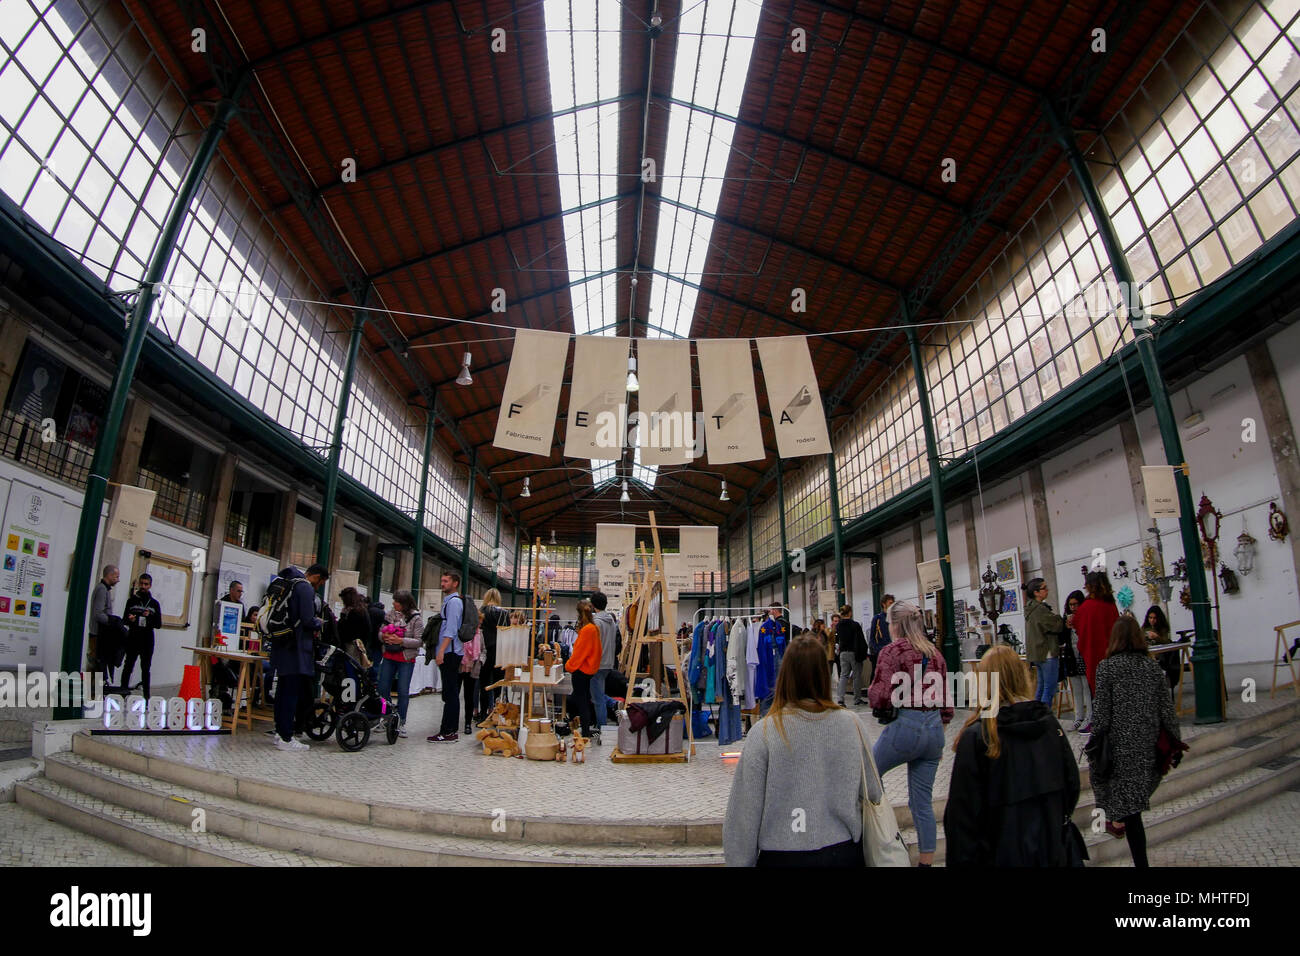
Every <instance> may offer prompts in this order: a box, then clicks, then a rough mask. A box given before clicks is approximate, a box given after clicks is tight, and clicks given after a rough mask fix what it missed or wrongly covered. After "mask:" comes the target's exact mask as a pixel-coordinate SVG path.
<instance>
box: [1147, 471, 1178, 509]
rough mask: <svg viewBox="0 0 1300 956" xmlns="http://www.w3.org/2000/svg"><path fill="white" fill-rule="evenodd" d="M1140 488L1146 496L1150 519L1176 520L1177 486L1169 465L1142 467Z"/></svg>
mask: <svg viewBox="0 0 1300 956" xmlns="http://www.w3.org/2000/svg"><path fill="white" fill-rule="evenodd" d="M1142 487H1143V489H1144V490H1145V492H1146V496H1147V514H1148V515H1150V516H1151V517H1152V518H1177V517H1178V516H1179V515H1180V514H1181V512H1180V511H1179V508H1178V486H1177V485H1176V484H1175V482H1174V470H1173V468H1171V467H1170V466H1169V465H1143V466H1142Z"/></svg>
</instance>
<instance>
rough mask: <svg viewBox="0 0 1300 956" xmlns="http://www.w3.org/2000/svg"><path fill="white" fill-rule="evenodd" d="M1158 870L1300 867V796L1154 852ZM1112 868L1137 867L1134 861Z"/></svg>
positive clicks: (1280, 798) (1275, 800)
mask: <svg viewBox="0 0 1300 956" xmlns="http://www.w3.org/2000/svg"><path fill="white" fill-rule="evenodd" d="M1147 859H1148V862H1150V864H1151V865H1152V866H1300V791H1295V790H1287V791H1284V792H1282V793H1279V794H1278V795H1277V796H1275V797H1272V798H1271V799H1269V800H1265V801H1264V802H1263V803H1259V804H1256V805H1255V806H1253V807H1249V808H1248V809H1246V810H1243V811H1242V812H1240V813H1236V814H1233V815H1232V816H1230V817H1228V818H1227V819H1225V820H1222V821H1220V822H1218V823H1214V824H1212V825H1210V826H1205V827H1201V828H1200V829H1198V830H1196V831H1195V832H1193V833H1189V834H1187V835H1185V836H1181V837H1178V838H1177V839H1174V840H1167V841H1165V842H1164V843H1158V844H1156V845H1155V846H1152V847H1148V849H1147ZM1105 865H1106V866H1132V862H1131V861H1130V860H1129V859H1128V858H1124V859H1122V860H1115V861H1112V862H1110V863H1107V864H1105Z"/></svg>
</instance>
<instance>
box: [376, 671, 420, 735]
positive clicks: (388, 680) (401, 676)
mask: <svg viewBox="0 0 1300 956" xmlns="http://www.w3.org/2000/svg"><path fill="white" fill-rule="evenodd" d="M414 671H415V661H390V660H389V659H388V658H387V657H385V658H384V659H383V660H381V661H380V662H379V696H380V697H382V698H383V699H384V702H385V703H387V702H388V701H389V700H391V699H392V697H391V696H390V695H391V693H392V690H393V678H394V677H396V678H397V716H399V717H400V718H401V719H402V723H406V707H407V704H409V703H410V701H411V674H412V673H413V672H414Z"/></svg>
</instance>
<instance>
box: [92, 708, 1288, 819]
mask: <svg viewBox="0 0 1300 956" xmlns="http://www.w3.org/2000/svg"><path fill="white" fill-rule="evenodd" d="M1282 703H1283V701H1281V700H1279V701H1274V702H1269V701H1267V700H1261V701H1260V702H1259V703H1256V704H1242V703H1241V702H1240V701H1235V700H1234V701H1230V703H1229V715H1230V717H1232V718H1238V719H1239V718H1244V717H1247V716H1254V715H1255V714H1257V713H1259V712H1260V711H1261V709H1263V708H1270V707H1274V706H1280V705H1281V704H1282ZM854 709H855V711H856V712H857V714H858V716H859V717H861V718H862V719H863V725H864V729H865V730H866V732H867V735H868V738H869V739H870V740H872V741H874V740H876V739H877V738H878V737H879V735H880V733H881V730H882V728H881V726H880V725H879V724H878V723H877V722H876V721H875V720H874V719H872V717H871V713H870V710H869V709H868V708H867V707H865V706H862V707H857V708H854ZM441 714H442V700H441V698H440V697H439V696H437V695H425V696H422V697H417V698H413V699H412V700H411V705H410V714H409V723H408V730H409V732H410V737H409V738H408V739H406V740H399V741H398V742H397V744H396V745H395V746H392V747H390V746H389V745H388V744H387V743H385V742H383V741H382V740H380V739H378V738H372V742H371V743H370V744H369V745H368V746H367V747H366V748H365V749H364V750H362V751H361V752H360V753H354V754H349V753H344V752H343V751H341V750H340V749H339V747H338V745H337V743H335V742H334V740H333V739H331V740H329V741H326V742H325V743H322V744H313V745H312V749H311V751H309V752H308V753H305V754H286V753H282V752H280V751H278V750H276V749H275V748H274V747H273V746H272V745H271V742H270V739H269V738H268V737H266V736H265V735H264V733H263V732H262V729H264V728H265V727H266V726H268V725H255V727H256V728H257V729H255V730H254V732H253V733H251V734H250V733H248V732H247V731H242V730H241V732H240V733H239V734H238V736H236V737H234V738H231V737H171V738H167V737H134V738H133V737H101V738H99V739H100V740H102V741H106V742H110V743H113V744H115V745H118V746H123V747H127V748H129V749H132V750H136V751H140V752H142V753H146V754H149V755H153V756H159V757H163V758H167V759H171V760H177V761H181V762H184V763H188V764H193V765H196V766H202V767H205V768H209V769H212V770H217V771H221V772H225V773H230V774H234V775H237V776H240V777H247V778H251V779H257V780H266V781H270V782H275V783H279V784H283V785H286V786H292V787H297V788H301V789H305V790H310V791H314V792H318V793H337V794H339V795H340V796H344V797H348V798H350V799H356V800H361V801H363V802H366V803H380V804H398V805H402V806H411V807H419V808H422V809H431V810H460V811H463V812H471V813H487V814H490V813H492V812H493V810H494V809H495V808H497V807H504V808H505V809H506V810H507V811H508V812H509V813H512V814H518V815H521V816H525V817H537V816H547V817H562V818H569V819H580V820H592V821H598V822H606V821H625V822H631V821H636V822H646V821H656V822H669V821H672V822H699V821H720V820H721V819H722V817H723V815H724V814H725V811H726V806H727V797H728V794H729V792H730V787H731V779H732V776H733V774H734V772H735V761H734V760H722V759H721V756H720V755H721V751H722V750H723V749H725V750H728V751H734V750H742V749H743V741H741V742H738V743H736V744H735V745H732V746H728V747H726V748H720V747H719V746H718V744H717V741H716V738H712V737H710V738H706V739H704V740H701V741H699V742H698V743H697V745H696V755H697V756H696V759H695V760H693V761H691V762H690V763H689V764H685V765H682V764H669V765H628V764H621V765H615V764H613V763H611V762H610V760H609V758H608V754H609V751H610V749H611V748H612V746H613V744H614V742H615V741H614V738H615V731H614V729H613V728H612V727H607V728H606V731H605V735H604V736H605V744H604V746H603V747H601V748H593V751H592V753H591V754H590V755H589V756H590V759H589V761H588V763H587V764H586V765H585V766H581V767H579V766H573V765H569V764H563V765H559V764H539V763H537V762H534V761H524V760H507V759H503V758H501V757H484V756H483V755H482V751H481V748H480V745H479V744H478V743H477V742H476V741H474V740H472V739H469V740H467V739H464V738H462V739H461V740H460V741H458V742H455V743H451V744H433V743H429V742H427V741H426V740H425V737H426V736H427V735H429V734H432V733H434V732H436V730H437V729H438V721H439V720H440V718H441ZM964 720H965V712H962V711H959V712H958V713H957V716H956V717H955V718H954V720H953V721H952V723H950V724H949V725H948V727H947V728H946V734H945V739H946V745H945V748H944V754H943V758H942V761H941V763H940V766H939V772H938V775H937V777H936V779H935V784H934V795H935V798H936V800H938V799H942V798H944V797H946V796H947V793H948V781H949V776H950V773H951V768H952V752H951V749H950V748H951V743H952V741H953V739H954V738H955V736H956V734H957V733H958V731H959V730H960V727H961V725H962V723H963V722H964ZM1062 722H1063V725H1064V726H1065V728H1066V731H1067V733H1069V736H1070V738H1071V742H1072V743H1073V744H1074V745H1075V746H1074V750H1075V753H1076V754H1079V753H1080V751H1081V750H1082V747H1083V743H1084V738H1083V737H1082V736H1080V735H1078V734H1075V733H1072V732H1070V730H1069V728H1070V724H1071V716H1070V715H1069V714H1066V715H1063V717H1062ZM1219 726H1221V725H1219ZM1208 729H1213V726H1211V727H1208V728H1207V727H1198V726H1196V725H1194V724H1192V723H1191V719H1190V718H1185V719H1184V722H1183V732H1184V735H1185V737H1186V738H1187V739H1188V740H1190V741H1192V742H1193V748H1194V746H1195V744H1194V741H1195V738H1196V737H1197V736H1198V735H1199V734H1200V733H1203V732H1205V731H1206V730H1208ZM1193 753H1195V749H1193ZM885 789H886V792H887V793H888V794H889V797H890V799H891V802H893V803H894V804H895V805H898V806H903V805H906V803H907V771H906V768H904V767H899V768H896V769H895V770H893V771H892V772H890V773H889V774H887V775H886V777H885Z"/></svg>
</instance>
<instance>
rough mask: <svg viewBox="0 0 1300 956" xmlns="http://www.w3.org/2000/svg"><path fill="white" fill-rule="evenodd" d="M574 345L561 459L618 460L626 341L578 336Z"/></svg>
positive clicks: (624, 401)
mask: <svg viewBox="0 0 1300 956" xmlns="http://www.w3.org/2000/svg"><path fill="white" fill-rule="evenodd" d="M576 343H577V344H576V345H574V348H573V383H572V384H571V385H570V386H569V426H568V428H566V429H565V430H564V456H565V457H566V458H591V459H594V460H596V461H617V460H618V459H619V458H621V457H622V456H623V444H624V440H625V439H624V436H625V435H626V434H627V429H626V427H625V426H624V417H623V416H624V412H625V409H626V408H627V355H628V343H627V339H618V338H614V337H612V336H609V335H579V336H578V337H577V340H576ZM689 372H690V370H689V368H688V369H687V373H688V374H689Z"/></svg>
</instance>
